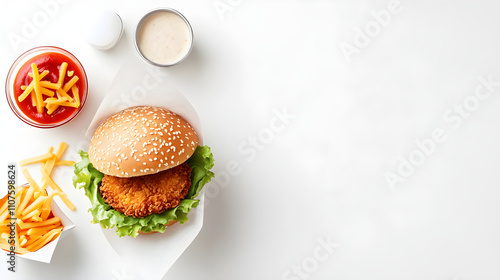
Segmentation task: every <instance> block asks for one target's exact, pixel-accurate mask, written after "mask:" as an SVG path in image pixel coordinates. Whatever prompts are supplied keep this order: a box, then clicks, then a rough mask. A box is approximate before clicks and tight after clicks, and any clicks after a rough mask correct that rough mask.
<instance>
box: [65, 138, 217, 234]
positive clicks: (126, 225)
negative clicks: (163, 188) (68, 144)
mask: <svg viewBox="0 0 500 280" xmlns="http://www.w3.org/2000/svg"><path fill="white" fill-rule="evenodd" d="M78 153H79V154H80V157H81V158H82V160H81V161H80V162H77V163H75V164H74V169H75V170H74V173H75V176H74V177H73V186H75V188H81V189H84V191H85V195H86V196H87V197H88V198H89V199H90V202H91V204H92V206H91V207H90V209H89V212H90V213H91V214H92V223H95V224H97V223H99V224H101V226H102V227H104V228H106V229H109V228H112V227H116V233H117V234H118V235H119V236H120V237H122V236H133V237H136V236H137V235H138V234H139V231H142V232H145V233H149V232H152V231H158V232H164V231H165V224H167V223H168V222H170V221H173V220H176V221H179V222H180V223H181V224H183V223H185V222H186V221H187V220H188V217H187V215H188V213H189V211H191V209H192V208H195V207H197V206H198V204H199V200H197V199H195V198H196V197H197V196H198V194H199V193H200V191H201V189H202V188H203V186H204V185H205V184H206V183H208V182H210V180H211V179H212V178H213V177H214V173H213V172H211V171H210V169H211V168H212V167H213V166H214V159H213V155H212V152H211V151H210V148H209V147H208V146H198V147H197V148H196V150H195V152H194V154H193V155H192V156H191V157H190V158H189V159H188V161H187V163H188V164H189V166H190V167H191V169H192V171H191V187H190V188H189V191H188V194H187V195H186V197H185V198H184V199H183V200H181V202H180V203H179V205H178V206H177V207H175V208H173V209H169V210H167V211H165V212H162V213H159V214H152V215H149V216H146V217H144V218H134V217H128V216H125V215H123V214H122V213H120V212H118V211H116V210H114V209H113V208H111V206H109V205H108V204H107V203H106V202H105V201H104V199H103V198H102V196H101V193H100V192H99V186H100V185H101V181H102V178H103V176H104V174H102V173H101V172H99V171H98V170H97V169H95V168H94V167H93V166H92V163H91V162H90V160H89V157H88V154H87V153H86V152H84V151H81V150H80V151H78Z"/></svg>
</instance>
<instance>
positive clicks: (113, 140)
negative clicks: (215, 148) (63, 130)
mask: <svg viewBox="0 0 500 280" xmlns="http://www.w3.org/2000/svg"><path fill="white" fill-rule="evenodd" d="M197 146H198V136H197V135H196V132H195V131H194V129H193V128H192V127H191V125H189V123H188V122H186V121H185V120H184V119H183V118H181V117H180V116H178V115H176V114H175V113H173V112H170V111H168V110H166V109H163V108H160V107H151V106H137V107H131V108H128V109H125V110H123V111H120V112H118V113H117V114H115V115H113V116H111V117H109V118H108V119H107V120H106V121H104V122H103V123H102V124H101V125H100V126H99V127H98V128H97V130H96V131H95V132H94V136H93V137H92V139H91V140H90V146H89V159H90V162H91V163H92V165H93V166H94V167H95V168H96V169H97V170H99V171H100V172H102V173H104V174H107V175H111V176H117V177H134V176H141V175H148V174H155V173H158V172H160V171H163V170H167V169H169V168H172V167H175V166H177V165H180V164H182V163H184V162H185V161H186V160H187V159H188V158H189V157H191V155H192V154H193V153H194V150H195V149H196V147H197Z"/></svg>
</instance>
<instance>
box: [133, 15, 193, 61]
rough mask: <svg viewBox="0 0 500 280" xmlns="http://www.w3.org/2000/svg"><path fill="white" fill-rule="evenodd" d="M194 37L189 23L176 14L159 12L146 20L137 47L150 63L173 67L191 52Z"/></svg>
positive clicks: (138, 35)
mask: <svg viewBox="0 0 500 280" xmlns="http://www.w3.org/2000/svg"><path fill="white" fill-rule="evenodd" d="M192 40H193V36H192V32H191V28H190V26H189V25H188V23H187V22H186V21H185V20H184V18H182V17H181V16H180V15H178V14H177V13H175V12H172V11H169V10H158V11H156V12H153V13H151V14H150V15H149V16H148V17H147V18H145V19H144V21H143V22H142V24H141V26H140V27H139V30H138V34H137V46H138V48H139V51H140V52H141V53H142V55H143V56H144V57H145V58H146V59H148V60H149V61H151V62H153V63H155V64H160V65H171V64H175V63H177V62H179V61H180V60H182V59H183V58H184V57H185V56H186V55H187V54H188V53H189V51H190V49H191V44H192Z"/></svg>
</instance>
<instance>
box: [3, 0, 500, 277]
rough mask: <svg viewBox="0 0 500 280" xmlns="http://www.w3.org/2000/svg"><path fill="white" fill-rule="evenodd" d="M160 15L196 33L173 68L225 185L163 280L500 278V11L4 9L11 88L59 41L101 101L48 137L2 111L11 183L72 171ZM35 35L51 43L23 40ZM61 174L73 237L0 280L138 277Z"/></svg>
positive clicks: (93, 99) (189, 4)
mask: <svg viewBox="0 0 500 280" xmlns="http://www.w3.org/2000/svg"><path fill="white" fill-rule="evenodd" d="M44 3H57V4H56V5H54V4H52V6H50V5H49V6H50V7H49V8H47V5H48V4H45V5H44ZM391 3H392V4H391ZM44 6H45V8H44ZM163 6H168V7H172V8H176V9H177V10H179V11H181V12H182V13H183V14H184V15H185V16H186V17H187V18H188V19H189V20H190V22H191V24H192V26H193V29H194V32H195V46H194V49H193V52H192V53H191V55H190V57H189V58H188V59H187V60H186V61H184V62H183V63H182V64H180V65H178V66H175V67H172V68H169V69H167V70H165V71H167V72H168V79H169V82H171V83H172V84H174V85H175V86H176V87H177V88H178V89H179V90H180V91H182V92H183V93H184V94H185V96H186V97H187V98H188V99H189V100H190V101H191V103H192V104H193V106H194V107H195V108H196V110H197V111H198V113H199V115H200V118H201V121H202V125H203V131H204V140H205V144H207V145H209V146H211V147H212V151H213V153H214V155H215V158H216V166H215V167H214V171H215V172H216V173H217V180H215V181H214V182H213V183H211V184H210V185H207V187H206V190H205V195H206V200H207V201H206V207H205V222H204V227H203V229H202V230H201V232H200V234H199V235H198V237H197V238H196V239H195V241H194V242H193V243H192V244H191V246H190V247H189V248H188V249H187V250H186V251H185V252H184V254H183V255H182V256H181V257H180V258H179V259H178V261H177V262H176V263H175V264H174V266H173V267H172V268H171V269H170V270H169V271H168V273H167V274H166V275H165V276H164V278H163V279H294V280H297V279H332V280H337V279H339V280H354V279H356V280H365V279H366V280H371V279H374V280H378V279H380V280H393V279H394V280H396V279H405V280H413V279H415V280H417V279H418V280H421V279H426V280H489V279H500V265H499V263H500V219H499V218H500V203H498V201H499V200H500V190H499V186H500V176H499V174H500V172H499V170H500V157H499V155H500V149H499V144H498V143H500V133H499V132H498V127H499V126H500V110H498V107H499V106H500V96H498V95H499V93H500V85H499V84H498V83H497V81H498V82H500V71H499V70H500V69H499V67H500V66H499V65H500V24H499V23H500V22H499V19H498V10H499V8H500V5H499V2H498V1H493V0H491V1H486V0H481V1H457V0H446V1H444V0H443V1H408V0H401V1H399V2H394V1H393V2H391V1H385V0H384V1H382V0H381V1H361V0H360V1H246V0H215V1H214V0H209V1H200V0H197V1H180V0H179V1H118V0H113V1H111V0H110V1H92V0H87V1H79V2H77V3H76V1H66V2H65V3H63V1H61V2H60V3H59V2H54V1H49V0H39V1H10V2H9V1H3V2H2V3H1V4H0V34H1V37H0V38H1V39H0V63H1V65H0V77H5V76H6V74H7V71H8V69H9V67H10V65H11V63H12V62H13V61H14V60H15V58H16V57H17V56H18V55H20V54H21V53H22V52H24V51H25V50H27V49H29V48H32V47H35V46H40V45H55V46H59V47H62V48H65V49H67V50H69V51H70V52H72V53H73V54H75V55H76V56H77V57H78V58H79V60H80V61H81V62H82V63H83V65H84V67H85V69H86V71H87V74H88V78H89V87H90V92H89V99H88V103H87V104H86V106H85V109H84V111H83V112H82V114H81V115H79V116H78V118H77V119H75V120H74V121H72V122H71V123H70V124H67V125H65V126H63V127H60V128H57V129H52V130H40V129H35V128H31V127H28V126H27V125H25V124H24V123H22V122H21V121H19V120H18V119H17V118H16V117H15V116H14V115H13V114H12V112H11V111H10V109H9V107H8V105H7V103H6V101H5V98H3V99H2V101H1V103H0V104H1V105H0V106H1V108H0V112H1V120H2V128H3V131H2V136H1V137H2V138H3V139H2V150H1V155H2V156H1V158H2V164H3V166H5V167H4V169H5V170H6V166H7V163H8V162H13V161H18V160H20V159H22V158H25V157H28V156H33V155H36V154H40V153H42V152H45V150H46V149H47V148H48V147H49V146H51V145H52V146H56V145H58V144H59V142H60V141H66V142H68V143H69V145H70V148H69V150H68V153H67V154H66V157H67V158H68V159H76V150H77V149H78V148H80V147H85V144H86V142H85V139H84V135H83V134H84V133H85V130H86V129H87V127H88V125H89V123H90V121H91V119H92V117H93V115H94V113H95V111H96V110H97V108H98V106H99V104H100V101H101V99H102V98H103V97H104V96H105V95H106V90H107V88H108V87H109V86H110V84H111V82H112V80H113V77H114V75H115V74H116V73H117V71H118V69H119V68H120V66H121V65H122V63H123V62H124V61H126V60H128V59H132V58H134V59H135V58H137V56H138V55H137V54H136V52H135V48H134V45H133V32H134V28H135V24H136V23H137V22H138V20H139V19H140V17H141V16H142V15H143V14H145V13H146V12H147V11H149V10H151V9H153V8H156V7H163ZM395 7H396V8H395ZM394 8H395V9H394ZM47 9H48V10H47ZM100 9H111V10H114V11H116V12H117V13H118V14H119V15H120V16H121V17H122V19H123V21H124V23H125V34H124V37H123V38H122V40H121V41H120V43H119V45H118V46H117V47H116V48H114V49H112V50H111V51H106V52H103V51H97V50H94V49H92V48H91V47H89V46H88V45H86V43H85V41H84V38H83V34H82V30H83V29H84V27H85V25H86V24H87V23H88V18H89V16H90V15H91V13H92V12H95V11H97V10H100ZM382 10H384V11H383V12H380V11H382ZM44 13H45V18H44V16H43V15H42V14H44ZM383 15H385V17H384V16H383ZM387 15H389V16H387ZM377 18H378V21H377ZM27 21H29V22H35V23H36V22H37V21H38V23H37V24H36V27H37V28H36V29H37V30H36V32H32V33H31V34H24V35H23V28H24V27H23V26H24V25H26V22H27ZM25 35H29V36H25ZM15 36H18V37H22V38H24V40H22V41H21V42H19V41H17V43H16V42H13V41H12V38H13V37H15ZM18 37H16V38H18ZM349 46H350V47H349ZM346 48H349V50H350V52H346ZM343 50H344V51H343ZM481 78H482V79H485V80H490V81H493V84H492V85H491V86H490V88H489V91H488V88H486V87H484V85H483V83H481V82H480V80H481ZM0 80H1V81H2V88H3V86H4V85H3V81H4V79H0ZM476 90H477V92H479V93H480V94H482V95H479V96H480V97H481V98H480V99H479V98H478V97H476V96H475V93H476ZM460 108H462V111H461V114H460V112H459V110H460ZM284 115H285V116H286V117H283V116H284ZM436 133H437V134H440V135H439V137H437V139H435V140H436V141H434V140H432V141H433V142H432V144H431V143H430V141H431V140H429V139H431V137H432V136H433V134H436ZM417 143H420V145H419V144H417ZM422 143H427V144H425V145H427V146H425V145H424V144H422ZM424 152H426V153H424ZM0 169H1V167H0ZM389 172H390V174H392V175H393V178H399V179H400V180H399V181H393V183H395V185H394V187H392V188H391V184H390V183H389V182H388V181H387V179H386V176H387V174H389ZM5 173H6V172H5ZM5 175H6V174H4V173H2V174H1V176H0V178H1V179H2V180H3V181H5V180H6V179H5ZM55 176H56V179H57V180H58V182H60V185H61V186H62V187H63V188H64V190H65V191H66V192H67V193H68V196H69V197H70V199H71V200H72V201H74V202H75V204H76V206H77V207H78V210H77V211H76V212H71V213H68V215H69V216H70V218H71V219H72V220H73V221H74V222H75V224H76V226H77V228H76V229H75V230H74V231H73V232H72V233H71V234H70V235H69V236H68V237H67V238H65V239H63V240H61V242H60V243H59V247H58V248H57V251H56V252H55V254H54V257H53V259H52V262H51V263H50V264H41V263H37V262H32V261H23V260H19V264H18V266H19V267H18V272H17V273H16V274H15V275H14V274H11V273H9V274H6V273H7V272H6V266H5V264H2V265H0V267H1V268H2V270H1V272H0V275H2V277H1V278H2V279H5V278H4V275H5V276H7V277H8V278H6V279H52V280H55V279H138V278H132V276H130V277H129V276H127V271H126V268H123V267H122V266H121V265H120V263H119V262H117V261H116V260H115V259H114V258H113V256H114V255H113V253H112V251H111V249H110V248H109V246H108V245H107V243H106V241H105V238H104V237H103V234H102V232H101V230H100V229H99V226H97V225H93V224H90V222H89V221H90V215H89V214H88V213H87V212H86V209H87V208H88V207H89V203H88V201H87V199H86V197H85V196H84V195H83V192H82V191H80V190H74V189H73V187H72V185H71V172H69V171H66V172H59V173H57V174H56V175H55ZM396 176H400V177H396ZM3 185H5V184H3ZM325 243H330V247H328V246H325V245H324V244H325ZM334 245H335V246H334ZM138 254H141V255H143V256H144V258H154V256H151V255H148V252H138ZM144 269H154V268H148V267H144Z"/></svg>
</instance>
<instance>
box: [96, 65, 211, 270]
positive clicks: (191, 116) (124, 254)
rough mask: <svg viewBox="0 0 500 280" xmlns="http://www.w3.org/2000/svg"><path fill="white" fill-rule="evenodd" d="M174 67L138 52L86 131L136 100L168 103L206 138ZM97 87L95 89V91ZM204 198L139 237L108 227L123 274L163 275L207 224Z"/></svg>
mask: <svg viewBox="0 0 500 280" xmlns="http://www.w3.org/2000/svg"><path fill="white" fill-rule="evenodd" d="M168 71H172V70H171V69H163V68H159V67H155V66H152V65H148V64H146V63H144V62H142V61H139V60H137V59H134V58H130V60H128V61H126V62H125V63H124V64H123V65H122V67H121V68H120V69H119V71H118V73H117V75H116V77H115V79H114V81H113V82H112V84H111V87H110V89H109V90H108V92H106V96H105V97H104V99H103V101H102V103H101V105H100V107H99V108H98V110H97V112H96V114H95V116H94V118H93V120H92V122H91V124H90V126H89V129H88V130H87V133H86V137H87V138H88V139H90V138H91V137H92V135H93V134H94V131H95V130H96V129H97V127H98V126H99V125H100V124H101V123H102V122H103V121H104V120H106V119H107V118H108V117H110V116H111V115H113V114H115V113H117V112H119V111H121V110H123V109H125V108H128V107H132V106H139V105H150V106H158V107H164V108H166V109H168V110H170V111H172V112H175V113H176V114H178V115H180V116H182V117H183V118H184V119H185V120H186V121H188V122H189V123H190V124H191V126H192V127H193V128H194V129H195V131H196V133H197V134H198V138H199V142H200V145H202V143H203V136H202V131H201V124H200V120H199V117H198V114H197V113H196V110H195V109H194V108H193V106H192V105H191V103H190V102H189V101H188V100H187V99H186V98H185V97H184V95H182V94H181V93H180V92H179V91H178V90H177V89H175V88H174V87H173V86H172V85H171V84H169V83H168V82H167V81H166V80H167V79H166V78H167V77H168ZM90 94H91V93H89V95H90ZM197 199H200V204H199V205H198V207H197V208H193V209H192V210H191V212H190V213H189V215H188V218H189V220H188V221H187V222H186V223H184V224H182V225H181V224H180V223H176V224H174V225H172V226H170V227H168V228H167V229H166V231H165V233H153V234H141V235H139V236H138V237H136V238H133V237H129V236H125V237H118V236H117V235H116V229H115V228H112V229H102V231H103V233H104V236H105V237H106V239H107V241H108V242H109V244H110V245H111V247H112V248H113V249H114V250H115V251H116V253H117V254H118V255H119V256H120V258H121V263H122V265H123V268H122V270H123V271H124V272H123V271H121V272H120V274H121V275H122V274H126V277H128V278H127V279H148V280H150V279H151V280H154V279H161V278H162V277H163V276H164V275H165V274H166V273H167V271H168V270H169V269H170V267H171V266H172V265H173V264H174V262H175V261H176V260H177V259H178V258H179V257H180V255H181V254H182V253H183V252H184V251H185V250H186V248H187V247H188V246H189V245H190V244H191V242H192V241H193V240H194V238H195V237H196V236H197V235H198V233H199V232H200V230H201V227H202V225H203V209H204V203H203V201H204V195H203V192H202V193H201V194H200V195H199V196H198V197H197Z"/></svg>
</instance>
